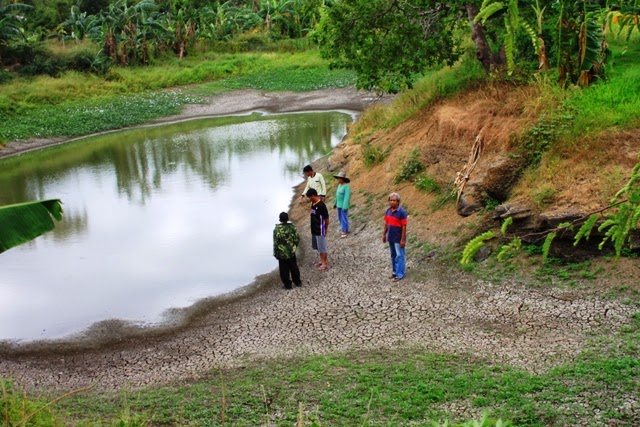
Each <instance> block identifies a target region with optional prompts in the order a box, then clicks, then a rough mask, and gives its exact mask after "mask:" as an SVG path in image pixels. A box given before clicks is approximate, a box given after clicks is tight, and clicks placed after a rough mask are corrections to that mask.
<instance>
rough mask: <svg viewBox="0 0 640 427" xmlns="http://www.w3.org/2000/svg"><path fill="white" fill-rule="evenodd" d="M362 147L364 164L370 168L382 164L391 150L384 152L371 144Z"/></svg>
mask: <svg viewBox="0 0 640 427" xmlns="http://www.w3.org/2000/svg"><path fill="white" fill-rule="evenodd" d="M361 147H362V157H363V160H364V164H365V165H366V166H368V167H371V166H374V165H377V164H380V163H382V162H383V161H384V159H385V158H386V157H387V155H388V154H389V148H387V149H386V150H383V149H382V148H380V147H378V146H376V145H373V144H371V143H370V142H368V143H365V144H362V146H361Z"/></svg>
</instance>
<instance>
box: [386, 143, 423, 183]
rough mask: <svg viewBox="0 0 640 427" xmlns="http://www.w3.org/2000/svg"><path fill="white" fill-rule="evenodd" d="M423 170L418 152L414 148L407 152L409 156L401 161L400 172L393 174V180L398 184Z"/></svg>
mask: <svg viewBox="0 0 640 427" xmlns="http://www.w3.org/2000/svg"><path fill="white" fill-rule="evenodd" d="M423 170H424V165H423V164H422V162H421V161H420V153H419V152H418V149H417V148H414V149H413V150H411V153H409V157H407V158H406V159H405V161H404V162H403V163H402V166H401V168H400V172H398V174H397V175H396V176H395V178H394V179H393V182H394V183H395V184H399V183H401V182H404V181H410V180H412V179H413V178H414V177H415V176H416V175H418V174H419V173H420V172H422V171H423Z"/></svg>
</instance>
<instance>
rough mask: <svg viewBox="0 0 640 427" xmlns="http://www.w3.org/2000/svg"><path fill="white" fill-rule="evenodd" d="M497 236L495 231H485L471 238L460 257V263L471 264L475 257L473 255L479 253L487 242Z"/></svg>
mask: <svg viewBox="0 0 640 427" xmlns="http://www.w3.org/2000/svg"><path fill="white" fill-rule="evenodd" d="M495 237H496V233H495V232H493V231H485V232H484V233H482V234H480V235H478V236H476V237H474V238H473V239H471V240H470V241H469V243H467V245H466V246H465V247H464V249H463V250H462V258H461V259H460V264H462V265H466V264H469V263H470V262H471V260H472V259H473V256H474V255H475V254H477V253H478V251H479V250H480V249H481V248H482V247H483V246H484V245H485V244H486V242H487V241H488V240H491V239H493V238H495Z"/></svg>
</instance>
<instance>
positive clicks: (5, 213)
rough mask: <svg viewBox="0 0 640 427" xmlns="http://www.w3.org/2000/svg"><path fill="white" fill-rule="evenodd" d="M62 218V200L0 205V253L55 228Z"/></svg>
mask: <svg viewBox="0 0 640 427" xmlns="http://www.w3.org/2000/svg"><path fill="white" fill-rule="evenodd" d="M53 218H55V219H57V220H58V221H60V220H61V219H62V202H61V201H60V200H58V199H51V200H39V201H35V202H26V203H18V204H15V205H6V206H0V253H2V252H4V251H6V250H7V249H11V248H12V247H14V246H18V245H20V244H22V243H25V242H28V241H29V240H33V239H35V238H36V237H38V236H40V235H41V234H44V233H46V232H47V231H51V230H53V227H54V223H53Z"/></svg>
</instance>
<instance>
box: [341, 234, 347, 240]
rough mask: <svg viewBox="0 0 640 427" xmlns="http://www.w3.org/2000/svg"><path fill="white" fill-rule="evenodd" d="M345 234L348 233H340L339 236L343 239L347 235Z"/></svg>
mask: <svg viewBox="0 0 640 427" xmlns="http://www.w3.org/2000/svg"><path fill="white" fill-rule="evenodd" d="M347 234H348V233H342V235H341V236H340V237H342V238H343V239H344V238H345V237H347Z"/></svg>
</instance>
